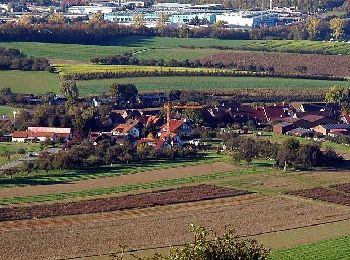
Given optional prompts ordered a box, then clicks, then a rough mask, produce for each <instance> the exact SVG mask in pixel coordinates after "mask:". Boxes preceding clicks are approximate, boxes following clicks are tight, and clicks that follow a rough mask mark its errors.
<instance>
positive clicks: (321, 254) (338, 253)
mask: <svg viewBox="0 0 350 260" xmlns="http://www.w3.org/2000/svg"><path fill="white" fill-rule="evenodd" d="M349 244H350V237H349V236H346V237H339V238H336V239H330V240H325V241H321V242H317V243H313V244H308V245H302V246H298V247H294V248H290V249H286V250H280V251H275V252H272V256H271V258H272V259H273V260H287V259H288V260H293V259H295V260H297V259H305V260H328V259H348V258H349V255H350V247H349Z"/></svg>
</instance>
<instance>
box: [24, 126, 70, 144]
mask: <svg viewBox="0 0 350 260" xmlns="http://www.w3.org/2000/svg"><path fill="white" fill-rule="evenodd" d="M28 131H32V132H36V133H40V132H41V133H54V134H56V136H57V137H58V138H62V139H63V140H64V141H67V140H69V139H70V138H71V137H72V129H71V128H68V127H67V128H61V127H28Z"/></svg>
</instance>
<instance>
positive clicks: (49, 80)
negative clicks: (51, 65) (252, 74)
mask: <svg viewBox="0 0 350 260" xmlns="http://www.w3.org/2000/svg"><path fill="white" fill-rule="evenodd" d="M0 79H1V80H0V88H3V87H10V88H11V89H12V91H13V92H18V93H33V94H39V93H46V92H48V91H54V92H57V90H58V82H57V79H56V75H55V74H52V73H49V72H44V71H0Z"/></svg>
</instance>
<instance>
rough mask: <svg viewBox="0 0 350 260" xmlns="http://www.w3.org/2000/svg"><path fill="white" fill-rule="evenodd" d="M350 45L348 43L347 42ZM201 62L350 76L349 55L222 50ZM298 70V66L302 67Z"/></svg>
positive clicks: (277, 71)
mask: <svg viewBox="0 0 350 260" xmlns="http://www.w3.org/2000/svg"><path fill="white" fill-rule="evenodd" d="M349 45H350V44H349ZM201 60H202V61H203V62H208V61H211V62H212V63H214V64H215V63H224V64H225V63H226V64H227V63H229V64H231V63H235V64H237V65H238V66H243V67H248V66H251V65H252V64H253V65H254V66H256V67H260V66H262V67H264V68H268V67H270V66H271V67H273V68H274V71H275V72H276V73H281V74H289V75H290V74H297V73H302V74H305V75H331V76H336V77H348V76H350V70H349V67H350V56H335V55H318V54H287V53H269V52H242V51H241V52H238V51H222V52H220V53H217V54H211V55H208V56H205V57H203V58H201ZM303 67H304V69H303V71H301V72H300V71H298V68H303Z"/></svg>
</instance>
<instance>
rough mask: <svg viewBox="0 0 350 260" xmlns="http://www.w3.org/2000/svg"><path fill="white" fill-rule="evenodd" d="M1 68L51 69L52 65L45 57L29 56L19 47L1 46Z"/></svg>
mask: <svg viewBox="0 0 350 260" xmlns="http://www.w3.org/2000/svg"><path fill="white" fill-rule="evenodd" d="M0 70H33V71H40V70H47V71H51V67H50V64H49V61H48V60H47V59H45V58H35V57H27V56H26V55H25V54H23V53H21V52H20V51H19V50H17V49H5V48H2V47H0Z"/></svg>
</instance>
